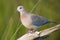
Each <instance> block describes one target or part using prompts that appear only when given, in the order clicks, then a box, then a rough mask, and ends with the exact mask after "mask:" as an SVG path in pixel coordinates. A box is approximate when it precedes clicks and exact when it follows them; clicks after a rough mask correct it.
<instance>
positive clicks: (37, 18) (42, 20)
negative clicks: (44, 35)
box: [31, 15, 49, 26]
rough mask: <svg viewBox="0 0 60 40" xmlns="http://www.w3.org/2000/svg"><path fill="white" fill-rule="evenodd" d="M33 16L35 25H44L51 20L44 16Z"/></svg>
mask: <svg viewBox="0 0 60 40" xmlns="http://www.w3.org/2000/svg"><path fill="white" fill-rule="evenodd" d="M31 18H32V24H33V25H35V26H42V25H44V24H47V23H49V21H48V20H47V19H46V18H44V17H42V16H38V15H31Z"/></svg>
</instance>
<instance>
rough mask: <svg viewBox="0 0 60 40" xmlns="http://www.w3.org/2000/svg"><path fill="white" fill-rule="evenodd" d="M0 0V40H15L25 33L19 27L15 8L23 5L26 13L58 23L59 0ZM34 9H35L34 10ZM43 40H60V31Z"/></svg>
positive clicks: (59, 15)
mask: <svg viewBox="0 0 60 40" xmlns="http://www.w3.org/2000/svg"><path fill="white" fill-rule="evenodd" d="M38 1H39V0H0V40H16V39H17V38H19V37H21V36H22V35H23V34H25V33H26V32H27V29H26V28H25V27H24V26H23V25H21V21H20V19H19V13H18V12H17V10H16V8H17V6H18V5H23V6H24V7H25V9H26V10H27V11H28V12H31V13H35V14H38V15H41V16H44V17H46V18H47V19H49V20H51V21H56V22H57V23H60V0H40V2H39V3H38V4H37V6H35V5H36V3H37V2H38ZM34 7H35V8H34ZM54 25H55V24H47V25H44V27H41V28H39V30H43V29H46V28H50V27H52V26H54ZM45 40H60V30H58V31H56V32H53V33H52V34H51V35H50V36H49V38H46V39H45Z"/></svg>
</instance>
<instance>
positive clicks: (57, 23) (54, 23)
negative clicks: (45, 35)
mask: <svg viewBox="0 0 60 40" xmlns="http://www.w3.org/2000/svg"><path fill="white" fill-rule="evenodd" d="M50 23H53V24H58V23H57V22H54V21H50Z"/></svg>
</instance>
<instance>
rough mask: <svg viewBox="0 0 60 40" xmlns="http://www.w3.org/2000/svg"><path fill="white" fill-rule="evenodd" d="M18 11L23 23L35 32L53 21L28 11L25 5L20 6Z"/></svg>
mask: <svg viewBox="0 0 60 40" xmlns="http://www.w3.org/2000/svg"><path fill="white" fill-rule="evenodd" d="M17 11H18V12H20V20H21V22H22V24H23V25H24V26H25V27H26V28H27V29H29V30H30V31H31V32H34V31H35V30H37V29H38V28H39V27H42V26H43V25H45V24H48V23H53V22H52V21H50V20H48V19H47V18H45V17H43V16H39V15H36V14H32V13H29V12H27V11H26V10H25V8H24V7H23V6H18V7H17Z"/></svg>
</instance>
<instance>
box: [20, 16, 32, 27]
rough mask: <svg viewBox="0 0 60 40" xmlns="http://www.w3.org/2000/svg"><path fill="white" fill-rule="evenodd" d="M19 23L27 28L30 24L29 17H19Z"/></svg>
mask: <svg viewBox="0 0 60 40" xmlns="http://www.w3.org/2000/svg"><path fill="white" fill-rule="evenodd" d="M20 18H21V22H22V24H23V25H24V26H25V27H27V26H29V25H30V24H31V19H30V16H29V15H21V17H20Z"/></svg>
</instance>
